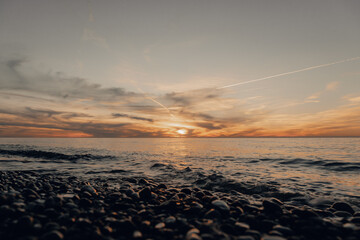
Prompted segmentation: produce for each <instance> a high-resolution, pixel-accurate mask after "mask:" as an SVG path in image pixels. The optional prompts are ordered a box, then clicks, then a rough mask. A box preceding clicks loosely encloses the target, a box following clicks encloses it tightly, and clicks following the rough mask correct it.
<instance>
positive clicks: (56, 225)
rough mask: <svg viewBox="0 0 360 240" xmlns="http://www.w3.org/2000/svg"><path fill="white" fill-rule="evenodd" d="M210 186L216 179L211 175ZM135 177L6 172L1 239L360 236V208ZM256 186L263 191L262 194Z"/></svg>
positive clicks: (0, 176) (0, 179)
mask: <svg viewBox="0 0 360 240" xmlns="http://www.w3.org/2000/svg"><path fill="white" fill-rule="evenodd" d="M206 179H207V183H209V182H216V176H214V175H209V176H207V178H206ZM223 187H224V188H211V184H210V185H209V184H206V185H204V184H203V182H201V181H200V182H197V183H194V184H191V185H189V184H184V185H173V184H169V183H167V182H162V181H159V180H157V179H153V178H149V177H143V176H138V177H136V176H134V177H127V176H121V174H120V175H118V177H95V178H83V177H78V176H68V175H67V176H64V175H62V174H54V173H51V174H50V173H39V172H35V171H1V172H0V239H27V240H36V239H39V240H58V239H59V240H60V239H69V240H72V239H88V240H90V239H94V240H95V239H96V240H97V239H99V240H100V239H104V240H112V239H187V240H199V239H203V240H211V239H214V240H215V239H238V240H260V239H261V240H284V239H293V240H303V239H329V240H330V239H334V240H340V239H349V240H350V239H354V240H355V239H359V238H360V212H359V206H355V205H353V204H349V203H347V202H344V201H329V200H327V199H321V198H319V199H312V200H311V201H307V200H306V198H304V197H302V196H298V195H296V194H287V193H281V192H278V191H276V192H272V191H271V190H267V191H259V190H255V188H234V186H231V185H229V184H228V187H227V188H226V187H225V185H223ZM256 191H257V192H256Z"/></svg>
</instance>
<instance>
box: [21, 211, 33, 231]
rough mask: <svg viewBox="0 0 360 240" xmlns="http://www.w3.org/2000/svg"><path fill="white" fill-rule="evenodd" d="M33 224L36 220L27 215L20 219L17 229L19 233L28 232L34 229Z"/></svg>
mask: <svg viewBox="0 0 360 240" xmlns="http://www.w3.org/2000/svg"><path fill="white" fill-rule="evenodd" d="M33 224H34V218H33V217H31V216H28V215H26V216H23V217H21V218H19V220H18V223H17V227H18V229H19V231H25V232H28V231H30V230H31V229H32V227H33Z"/></svg>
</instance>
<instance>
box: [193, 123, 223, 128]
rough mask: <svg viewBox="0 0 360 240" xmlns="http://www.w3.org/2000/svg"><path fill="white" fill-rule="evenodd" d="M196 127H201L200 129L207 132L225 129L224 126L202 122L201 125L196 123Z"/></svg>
mask: <svg viewBox="0 0 360 240" xmlns="http://www.w3.org/2000/svg"><path fill="white" fill-rule="evenodd" d="M196 126H198V127H201V128H205V129H207V130H218V129H222V128H225V127H226V126H225V125H222V124H220V125H217V124H214V123H211V122H202V123H197V124H196Z"/></svg>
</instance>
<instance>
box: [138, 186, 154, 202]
mask: <svg viewBox="0 0 360 240" xmlns="http://www.w3.org/2000/svg"><path fill="white" fill-rule="evenodd" d="M139 197H140V199H142V200H146V201H147V200H150V199H151V198H152V195H151V190H150V188H149V187H145V188H143V189H141V190H140V192H139Z"/></svg>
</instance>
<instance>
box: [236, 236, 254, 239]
mask: <svg viewBox="0 0 360 240" xmlns="http://www.w3.org/2000/svg"><path fill="white" fill-rule="evenodd" d="M236 240H256V239H255V238H254V237H253V236H251V235H244V236H239V237H237V238H236Z"/></svg>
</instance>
